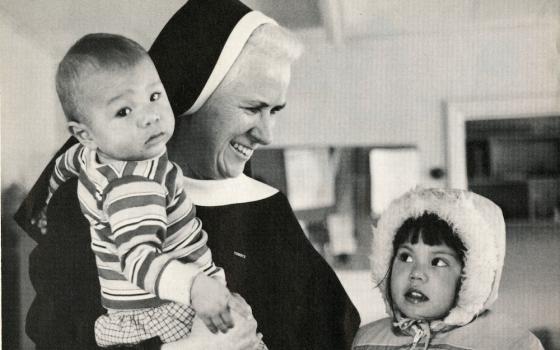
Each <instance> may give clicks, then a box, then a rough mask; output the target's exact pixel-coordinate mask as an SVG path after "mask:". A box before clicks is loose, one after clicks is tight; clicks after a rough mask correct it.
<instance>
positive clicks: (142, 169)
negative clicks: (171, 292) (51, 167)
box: [48, 144, 221, 309]
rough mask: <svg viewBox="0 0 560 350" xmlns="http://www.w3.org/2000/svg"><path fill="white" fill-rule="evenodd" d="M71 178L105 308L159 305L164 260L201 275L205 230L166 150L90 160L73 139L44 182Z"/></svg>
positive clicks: (208, 266)
mask: <svg viewBox="0 0 560 350" xmlns="http://www.w3.org/2000/svg"><path fill="white" fill-rule="evenodd" d="M72 177H78V179H79V182H78V199H79V201H80V207H81V209H82V212H83V213H84V216H85V217H86V218H87V219H88V221H89V223H90V233H91V249H92V251H93V253H94V254H95V259H96V263H97V271H98V275H99V281H100V285H101V300H102V304H103V306H104V307H106V308H109V309H133V308H144V307H154V306H159V305H161V304H162V303H163V301H161V300H160V299H159V298H158V296H157V291H158V285H157V284H158V283H159V281H160V276H161V274H162V273H163V270H164V269H165V268H166V266H167V265H168V263H169V261H170V260H173V259H177V260H179V261H181V262H183V263H194V264H196V266H198V267H199V270H200V271H204V272H205V273H206V274H208V275H213V274H216V273H218V272H221V269H220V268H218V267H216V266H215V265H214V263H213V262H212V255H211V253H210V250H209V249H208V247H207V245H206V243H207V241H208V235H207V234H206V232H204V231H203V230H202V223H201V222H200V220H199V219H198V218H196V211H195V207H194V205H193V203H192V201H191V200H190V199H189V197H188V196H187V195H186V194H185V192H184V190H183V174H182V171H181V169H180V168H179V167H178V166H177V165H176V164H174V163H172V162H170V161H169V160H168V159H167V154H166V153H165V154H163V155H162V156H160V157H158V158H155V159H151V160H146V161H134V162H133V161H130V162H126V161H122V162H114V163H111V164H99V163H97V162H96V155H95V152H94V151H91V150H88V149H85V148H84V147H83V146H81V145H80V144H77V145H75V146H73V147H72V148H70V149H69V150H68V151H67V152H66V153H64V154H63V155H61V156H60V157H59V158H58V159H57V161H56V165H55V171H54V172H53V176H52V178H51V179H50V182H49V197H48V198H49V200H50V198H51V197H52V194H53V193H54V192H55V191H56V190H57V189H58V187H59V186H60V185H61V184H62V183H64V182H65V181H68V180H69V179H70V178H72Z"/></svg>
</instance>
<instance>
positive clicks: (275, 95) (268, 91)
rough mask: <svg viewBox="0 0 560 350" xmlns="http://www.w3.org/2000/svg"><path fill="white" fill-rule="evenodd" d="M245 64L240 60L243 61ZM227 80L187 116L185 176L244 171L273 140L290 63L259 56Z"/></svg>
mask: <svg viewBox="0 0 560 350" xmlns="http://www.w3.org/2000/svg"><path fill="white" fill-rule="evenodd" d="M237 63H239V62H237ZM237 63H236V64H237ZM243 64H244V66H243V67H242V68H241V69H240V70H239V71H237V72H236V73H234V68H232V71H231V72H230V73H228V74H232V73H233V76H232V77H227V76H226V78H225V79H224V81H223V82H222V84H220V86H219V87H218V88H217V89H216V91H215V92H214V93H213V94H212V95H211V96H210V98H209V99H208V101H206V103H205V104H204V106H203V107H202V108H201V109H200V110H199V111H198V112H197V113H195V114H194V115H192V116H185V117H182V118H186V119H185V122H184V124H185V125H184V127H180V129H183V130H182V131H180V132H181V136H179V137H177V139H180V141H179V143H180V144H181V145H180V149H181V150H182V151H178V152H185V153H184V154H183V156H181V155H178V158H179V159H180V158H183V159H184V162H180V165H181V166H182V167H183V170H184V172H185V175H187V176H190V177H193V178H199V179H225V178H231V177H236V176H238V175H240V174H241V173H242V172H243V169H244V167H245V163H246V162H247V161H248V160H249V159H250V158H251V156H252V155H253V152H254V151H255V149H257V148H258V147H259V146H261V145H268V144H269V143H271V142H272V136H273V129H274V125H275V123H276V118H277V113H278V112H280V110H282V108H284V106H285V105H286V92H287V90H288V85H289V83H290V70H291V64H290V63H289V62H287V61H286V62H284V61H279V60H271V59H268V60H267V59H266V58H264V57H262V56H261V57H254V58H249V59H246V60H244V61H243Z"/></svg>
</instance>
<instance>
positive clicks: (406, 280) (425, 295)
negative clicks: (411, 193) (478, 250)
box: [391, 237, 462, 320]
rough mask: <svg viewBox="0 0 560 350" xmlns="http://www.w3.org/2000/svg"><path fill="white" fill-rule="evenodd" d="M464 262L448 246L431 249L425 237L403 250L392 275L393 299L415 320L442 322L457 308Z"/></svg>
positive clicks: (394, 263) (396, 258) (436, 246)
mask: <svg viewBox="0 0 560 350" xmlns="http://www.w3.org/2000/svg"><path fill="white" fill-rule="evenodd" d="M461 270H462V265H461V260H460V258H459V257H458V256H457V253H455V251H454V250H453V249H451V248H449V247H448V246H447V245H435V246H429V245H426V244H424V242H423V241H422V237H419V240H418V242H417V243H416V244H411V243H410V242H407V243H404V244H403V245H401V246H400V247H399V249H398V250H397V253H396V255H395V258H394V260H393V266H392V271H391V298H392V300H393V303H395V304H396V307H397V308H398V309H399V310H400V311H401V312H402V313H403V314H404V315H405V316H408V317H410V318H412V319H424V320H432V319H440V318H443V317H444V316H445V315H446V314H447V313H448V312H449V310H450V309H451V308H452V307H453V306H454V302H455V294H456V292H457V286H458V283H459V279H460V277H461Z"/></svg>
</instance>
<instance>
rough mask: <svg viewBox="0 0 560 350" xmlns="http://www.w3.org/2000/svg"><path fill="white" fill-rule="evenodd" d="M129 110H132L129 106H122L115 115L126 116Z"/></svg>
mask: <svg viewBox="0 0 560 350" xmlns="http://www.w3.org/2000/svg"><path fill="white" fill-rule="evenodd" d="M130 112H132V109H130V108H129V107H124V108H121V109H119V111H118V112H117V114H116V116H117V117H126V116H127V115H129V114H130Z"/></svg>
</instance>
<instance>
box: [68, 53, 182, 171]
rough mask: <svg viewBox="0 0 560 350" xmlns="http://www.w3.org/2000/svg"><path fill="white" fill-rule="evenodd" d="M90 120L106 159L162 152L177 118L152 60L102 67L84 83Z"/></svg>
mask: <svg viewBox="0 0 560 350" xmlns="http://www.w3.org/2000/svg"><path fill="white" fill-rule="evenodd" d="M79 88H80V90H81V91H80V92H81V93H82V96H83V98H82V101H81V103H82V105H81V109H82V111H83V113H84V114H85V116H86V117H85V119H86V120H85V122H84V123H83V124H85V125H86V126H87V129H88V131H89V133H90V135H91V138H92V139H93V140H94V142H93V147H94V148H96V150H97V153H98V156H99V158H100V159H101V160H102V161H109V160H111V159H117V160H145V159H149V158H153V157H156V156H158V155H159V154H161V153H162V152H163V151H164V150H165V145H166V143H167V141H169V139H170V138H171V135H172V134H173V129H174V128H175V119H174V117H173V111H172V109H171V106H170V105H169V100H168V99H167V95H166V93H165V89H164V88H163V85H162V83H161V80H160V78H159V75H158V73H157V71H156V68H155V67H154V65H153V63H152V61H151V60H150V59H149V58H148V57H146V58H145V59H142V60H140V62H138V63H137V64H136V65H134V66H132V67H129V68H123V69H114V70H100V71H97V72H94V73H92V74H90V75H89V76H87V77H86V78H84V79H83V80H82V81H81V82H80V84H79Z"/></svg>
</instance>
